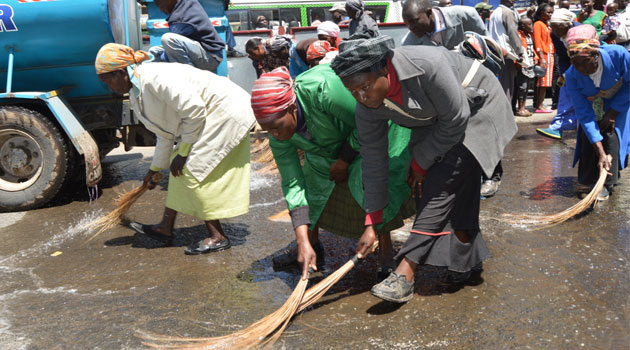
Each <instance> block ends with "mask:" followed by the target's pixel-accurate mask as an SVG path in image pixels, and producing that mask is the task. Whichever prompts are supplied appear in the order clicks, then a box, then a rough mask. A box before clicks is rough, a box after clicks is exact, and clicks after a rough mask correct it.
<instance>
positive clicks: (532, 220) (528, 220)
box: [500, 155, 612, 228]
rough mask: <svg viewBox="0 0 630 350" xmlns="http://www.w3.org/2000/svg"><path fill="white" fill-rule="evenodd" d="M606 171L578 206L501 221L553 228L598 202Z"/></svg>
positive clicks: (524, 214)
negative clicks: (554, 212)
mask: <svg viewBox="0 0 630 350" xmlns="http://www.w3.org/2000/svg"><path fill="white" fill-rule="evenodd" d="M608 159H609V160H610V161H612V157H611V156H610V155H609V156H608ZM607 175H608V174H607V171H606V169H602V170H601V171H600V173H599V179H597V183H596V184H595V186H594V187H593V189H592V190H591V192H589V193H588V195H587V196H586V197H584V199H582V200H581V201H579V202H578V203H577V204H575V205H573V206H571V207H570V208H568V209H565V210H563V211H561V212H559V213H556V214H531V213H522V214H503V215H502V218H501V219H500V220H501V221H503V222H507V223H508V224H512V225H525V226H528V227H531V228H544V227H551V226H554V225H557V224H560V223H563V222H565V221H567V220H569V219H570V218H572V217H574V216H576V215H578V214H580V213H581V212H583V211H585V210H586V209H588V208H589V207H590V206H591V205H593V203H595V202H596V201H597V196H599V193H600V192H601V191H602V189H603V188H604V183H605V182H606V176H607Z"/></svg>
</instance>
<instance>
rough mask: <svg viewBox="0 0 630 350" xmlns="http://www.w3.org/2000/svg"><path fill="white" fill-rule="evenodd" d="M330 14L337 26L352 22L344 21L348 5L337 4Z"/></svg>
mask: <svg viewBox="0 0 630 350" xmlns="http://www.w3.org/2000/svg"><path fill="white" fill-rule="evenodd" d="M328 12H330V14H331V15H332V21H333V22H334V23H335V24H338V25H342V24H348V22H350V20H349V19H344V18H345V17H346V5H345V4H344V3H340V2H337V3H335V4H334V5H333V7H332V8H331V9H330V10H328Z"/></svg>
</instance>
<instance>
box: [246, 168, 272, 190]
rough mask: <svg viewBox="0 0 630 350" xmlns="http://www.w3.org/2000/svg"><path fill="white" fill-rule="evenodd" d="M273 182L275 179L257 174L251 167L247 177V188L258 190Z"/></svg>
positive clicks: (267, 186) (269, 185)
mask: <svg viewBox="0 0 630 350" xmlns="http://www.w3.org/2000/svg"><path fill="white" fill-rule="evenodd" d="M275 182H276V181H275V179H274V178H273V177H271V176H264V175H261V174H258V173H256V171H255V170H254V169H253V167H252V171H251V174H250V179H249V189H250V190H251V191H258V190H261V189H264V188H269V187H271V186H273V185H274V183H275Z"/></svg>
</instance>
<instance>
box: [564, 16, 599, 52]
mask: <svg viewBox="0 0 630 350" xmlns="http://www.w3.org/2000/svg"><path fill="white" fill-rule="evenodd" d="M567 45H568V53H569V57H571V58H573V57H575V56H590V55H591V54H592V53H593V52H596V51H597V49H598V48H599V40H597V31H596V30H595V27H593V26H591V25H588V24H585V25H581V26H577V27H573V28H571V29H569V31H568V32H567Z"/></svg>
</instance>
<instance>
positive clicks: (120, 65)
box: [94, 43, 150, 74]
mask: <svg viewBox="0 0 630 350" xmlns="http://www.w3.org/2000/svg"><path fill="white" fill-rule="evenodd" d="M149 58H150V56H149V54H148V53H147V52H145V51H142V50H138V51H134V50H133V49H132V48H130V47H129V46H125V45H120V44H114V43H110V44H105V45H103V47H101V49H100V50H98V54H96V62H94V66H95V67H96V74H103V73H109V72H113V71H115V70H118V69H124V68H127V67H128V66H131V65H132V64H138V63H140V62H144V61H146V60H148V59H149Z"/></svg>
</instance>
